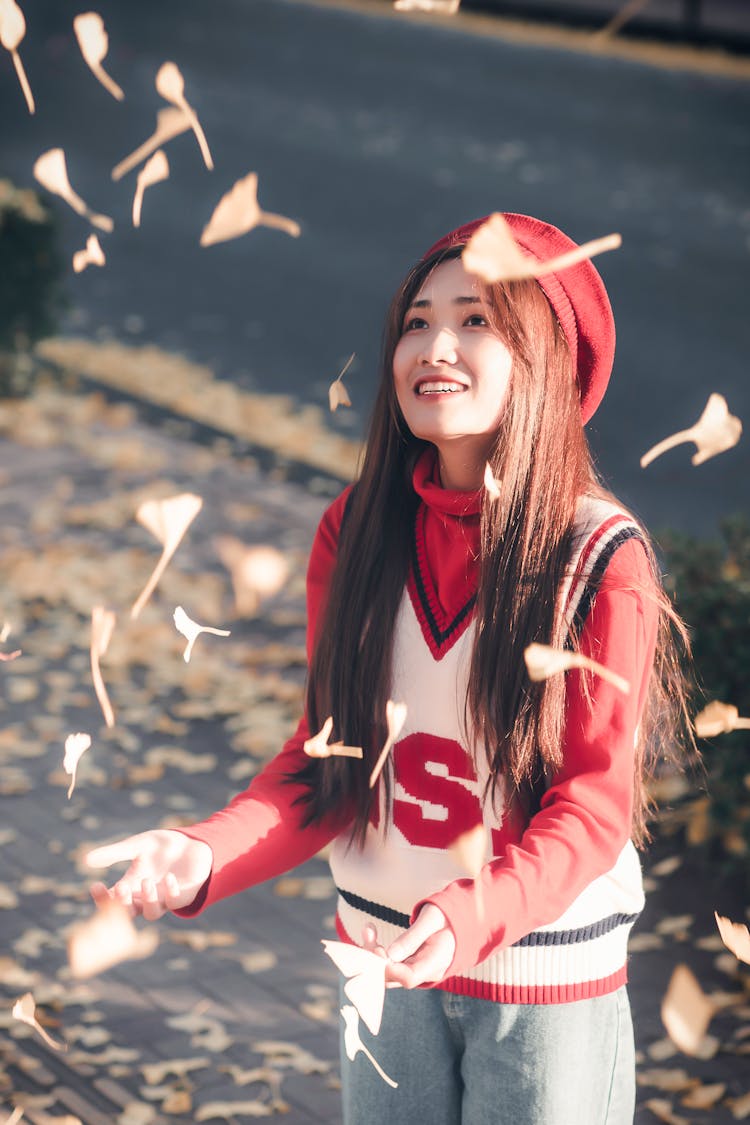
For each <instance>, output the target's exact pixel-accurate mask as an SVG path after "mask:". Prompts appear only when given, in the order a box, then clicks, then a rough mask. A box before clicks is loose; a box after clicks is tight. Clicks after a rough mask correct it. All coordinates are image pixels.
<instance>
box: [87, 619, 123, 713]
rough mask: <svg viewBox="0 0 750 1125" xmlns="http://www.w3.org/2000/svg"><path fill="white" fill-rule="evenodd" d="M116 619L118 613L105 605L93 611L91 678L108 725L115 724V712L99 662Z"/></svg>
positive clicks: (110, 636) (107, 644) (105, 649)
mask: <svg viewBox="0 0 750 1125" xmlns="http://www.w3.org/2000/svg"><path fill="white" fill-rule="evenodd" d="M116 620H117V617H116V615H115V614H114V613H112V612H111V610H108V609H105V608H104V606H103V605H96V606H94V608H93V609H92V611H91V645H90V653H91V678H92V680H93V681H94V691H95V692H96V698H97V699H98V701H99V706H100V707H101V709H102V713H103V715H104V721H105V723H106V724H107V726H108V727H113V726H114V725H115V714H114V711H113V710H112V704H111V703H110V701H109V695H108V694H107V689H106V687H105V686H104V679H103V678H102V672H101V667H100V664H99V662H100V660H101V658H102V657H103V656H104V654H105V652H106V651H107V648H108V646H109V642H110V640H111V638H112V631H113V629H114V627H115V622H116Z"/></svg>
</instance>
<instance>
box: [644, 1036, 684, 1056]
mask: <svg viewBox="0 0 750 1125" xmlns="http://www.w3.org/2000/svg"><path fill="white" fill-rule="evenodd" d="M647 1050H648V1055H649V1058H652V1059H654V1061H655V1062H666V1060H667V1059H672V1058H674V1056H675V1055H676V1054H677V1048H676V1047H675V1045H674V1043H673V1042H672V1040H671V1039H670V1038H669V1036H666V1037H665V1038H664V1039H656V1040H655V1041H654V1042H653V1043H649V1045H648V1048H647Z"/></svg>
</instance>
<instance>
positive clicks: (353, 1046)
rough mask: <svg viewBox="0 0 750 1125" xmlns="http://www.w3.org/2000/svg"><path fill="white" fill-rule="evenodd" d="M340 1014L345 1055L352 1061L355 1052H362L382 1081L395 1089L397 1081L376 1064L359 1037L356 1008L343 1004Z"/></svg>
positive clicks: (355, 1054)
mask: <svg viewBox="0 0 750 1125" xmlns="http://www.w3.org/2000/svg"><path fill="white" fill-rule="evenodd" d="M341 1015H342V1016H343V1017H344V1050H345V1051H346V1056H347V1058H348V1059H349V1061H350V1062H354V1059H355V1057H356V1056H357V1054H358V1053H359V1052H360V1051H362V1053H363V1054H364V1055H365V1056H366V1057H367V1058H368V1059H369V1060H370V1062H371V1063H372V1065H373V1066H374V1067H375V1069H376V1070H377V1072H378V1074H379V1075H380V1077H381V1078H382V1079H383V1081H384V1082H387V1083H388V1085H389V1086H391V1087H392V1088H393V1089H394V1090H397V1089H398V1082H394V1081H393V1079H392V1078H389V1077H388V1075H387V1074H386V1073H385V1071H384V1070H383V1069H382V1067H381V1066H380V1065H379V1064H378V1062H377V1061H376V1060H375V1058H374V1057H373V1056H372V1055H371V1054H370V1052H369V1051H368V1050H367V1047H365V1045H364V1043H363V1042H362V1040H361V1039H360V1035H359V1016H358V1015H357V1009H356V1008H353V1007H352V1006H351V1005H350V1004H344V1006H343V1008H342V1009H341Z"/></svg>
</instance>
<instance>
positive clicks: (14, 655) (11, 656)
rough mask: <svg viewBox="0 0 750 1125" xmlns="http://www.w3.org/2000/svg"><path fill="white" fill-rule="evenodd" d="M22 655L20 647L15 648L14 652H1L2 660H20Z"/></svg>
mask: <svg viewBox="0 0 750 1125" xmlns="http://www.w3.org/2000/svg"><path fill="white" fill-rule="evenodd" d="M20 655H21V650H20V648H17V649H14V650H13V652H0V661H9V660H18V658H19V656H20Z"/></svg>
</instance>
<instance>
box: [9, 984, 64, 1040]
mask: <svg viewBox="0 0 750 1125" xmlns="http://www.w3.org/2000/svg"><path fill="white" fill-rule="evenodd" d="M11 1015H12V1016H13V1018H14V1019H17V1020H20V1021H21V1023H27V1024H28V1025H29V1027H33V1028H34V1030H35V1031H38V1032H39V1034H40V1035H41V1037H42V1039H43V1040H44V1042H45V1043H46V1044H47V1046H48V1047H52V1049H53V1050H55V1051H64V1050H65V1044H64V1043H58V1042H57V1040H55V1039H53V1038H52V1036H51V1035H48V1034H47V1032H46V1031H45V1030H44V1028H43V1027H42V1025H41V1024H40V1023H39V1020H38V1019H37V1018H36V1004H35V1003H34V997H33V996H32V995H31V993H30V992H26V993H24V995H23V996H22V997H21V998H20V999H19V1000H16V1002H15V1004H14V1005H13V1009H12V1012H11Z"/></svg>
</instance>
